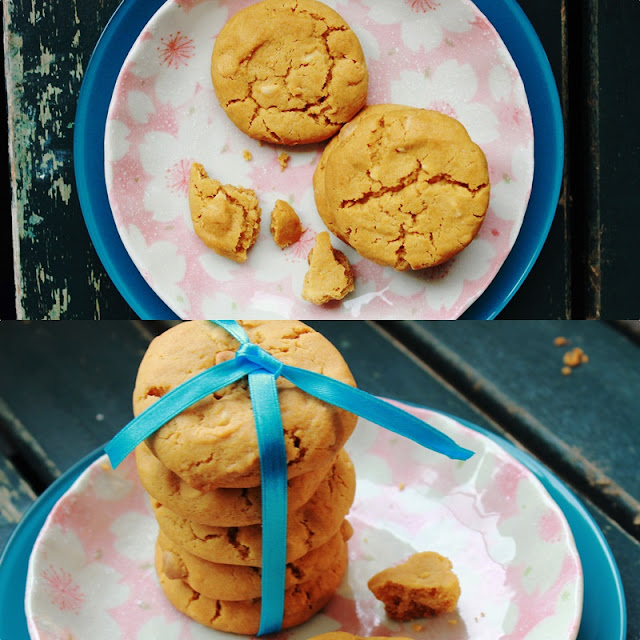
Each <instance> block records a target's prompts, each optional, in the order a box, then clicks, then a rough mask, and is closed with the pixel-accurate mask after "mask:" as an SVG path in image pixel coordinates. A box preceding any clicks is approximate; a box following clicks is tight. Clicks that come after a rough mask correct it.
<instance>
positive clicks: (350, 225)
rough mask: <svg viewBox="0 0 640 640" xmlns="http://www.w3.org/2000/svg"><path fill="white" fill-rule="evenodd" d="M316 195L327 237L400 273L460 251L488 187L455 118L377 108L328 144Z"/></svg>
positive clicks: (483, 166) (479, 217)
mask: <svg viewBox="0 0 640 640" xmlns="http://www.w3.org/2000/svg"><path fill="white" fill-rule="evenodd" d="M314 190H315V196H316V205H317V207H318V211H319V213H320V215H321V217H322V218H323V220H324V222H325V224H326V225H327V226H328V227H329V229H330V230H331V231H332V232H333V233H335V234H336V235H337V236H338V237H339V238H341V239H342V240H343V241H344V242H346V243H348V244H350V245H351V246H352V247H353V248H354V249H356V251H358V252H359V253H360V254H361V255H362V256H364V257H365V258H368V259H370V260H372V261H374V262H377V263H378V264H382V265H386V266H392V267H394V268H395V269H397V270H400V271H403V270H406V269H423V268H426V267H433V266H436V265H438V264H441V263H443V262H445V261H447V260H449V259H450V258H452V257H453V256H454V255H456V254H457V253H459V252H460V251H462V249H464V248H465V247H466V246H467V245H468V244H469V243H470V242H471V241H472V240H473V238H474V237H475V235H476V234H477V233H478V231H479V229H480V226H481V225H482V222H483V220H484V217H485V214H486V211H487V207H488V205H489V194H490V184H489V172H488V167H487V161H486V158H485V156H484V153H483V152H482V150H481V149H480V147H478V146H477V145H476V144H474V143H473V142H472V141H471V139H470V138H469V135H468V133H467V131H466V129H465V128H464V127H463V126H462V124H460V123H459V122H458V121H457V120H455V119H453V118H450V117H449V116H446V115H444V114H442V113H439V112H436V111H428V110H425V109H415V108H412V107H401V106H399V105H376V106H375V107H369V108H367V109H365V110H364V111H363V112H362V113H360V114H359V115H358V117H357V118H356V119H354V120H353V121H352V122H351V123H349V124H348V125H346V126H345V127H344V128H343V130H342V131H341V132H340V134H339V136H338V139H337V140H336V141H335V142H333V141H332V143H331V144H330V145H328V147H327V149H326V150H325V152H324V155H323V158H322V160H321V162H320V163H319V165H318V167H317V169H316V175H315V177H314Z"/></svg>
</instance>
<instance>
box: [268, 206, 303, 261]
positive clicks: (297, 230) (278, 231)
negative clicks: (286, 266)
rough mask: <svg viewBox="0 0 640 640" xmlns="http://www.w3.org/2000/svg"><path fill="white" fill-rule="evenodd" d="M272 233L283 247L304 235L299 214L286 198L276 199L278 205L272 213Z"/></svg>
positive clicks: (277, 242)
mask: <svg viewBox="0 0 640 640" xmlns="http://www.w3.org/2000/svg"><path fill="white" fill-rule="evenodd" d="M271 235H272V236H273V239H274V241H275V243H276V244H277V245H278V246H279V247H280V248H281V249H286V248H287V247H289V246H291V245H292V244H295V243H296V242H298V240H300V236H301V235H302V225H301V224H300V218H299V217H298V214H297V213H296V212H295V211H294V210H293V207H292V206H291V205H290V204H289V203H288V202H285V201H284V200H276V206H275V207H274V208H273V211H272V213H271Z"/></svg>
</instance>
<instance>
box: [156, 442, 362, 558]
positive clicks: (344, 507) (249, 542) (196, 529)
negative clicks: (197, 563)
mask: <svg viewBox="0 0 640 640" xmlns="http://www.w3.org/2000/svg"><path fill="white" fill-rule="evenodd" d="M355 484H356V480H355V471H354V468H353V464H352V463H351V460H349V458H348V456H347V455H346V454H344V456H343V455H340V456H339V458H338V460H337V462H336V464H335V465H334V466H333V467H332V469H331V471H330V472H329V474H328V475H327V477H326V479H325V480H324V481H323V482H322V484H321V485H320V487H319V488H318V490H317V491H316V492H315V493H314V495H313V497H312V498H311V500H309V502H307V503H306V504H304V505H303V506H302V507H300V509H298V510H297V511H294V512H291V513H289V518H288V523H287V562H293V561H294V560H297V559H298V558H300V557H301V556H303V555H305V554H306V553H308V552H309V551H311V550H312V549H315V548H317V547H319V546H321V545H323V544H324V543H325V542H327V541H328V540H329V539H330V538H331V537H333V536H334V535H335V533H336V532H337V531H338V530H339V529H340V525H341V524H342V521H343V520H344V517H345V516H346V515H347V513H348V512H349V508H350V507H351V505H352V503H353V497H354V494H355ZM151 507H152V509H153V512H154V515H155V517H156V520H157V521H158V525H159V526H160V529H161V531H162V532H163V533H164V534H165V535H166V536H167V538H169V539H170V540H171V541H172V542H174V543H175V544H177V545H179V546H180V547H183V548H184V549H185V550H186V551H188V552H189V553H192V554H193V555H194V556H198V557H199V558H203V559H204V560H209V561H210V562H217V563H222V564H240V565H245V566H249V567H259V566H261V565H262V527H261V525H251V526H249V527H209V526H207V525H201V524H196V523H194V522H190V521H189V520H185V519H184V518H181V517H180V516H178V515H177V514H175V513H173V512H172V511H171V510H170V509H167V508H166V507H165V506H164V505H162V504H160V503H159V502H157V501H156V500H152V501H151Z"/></svg>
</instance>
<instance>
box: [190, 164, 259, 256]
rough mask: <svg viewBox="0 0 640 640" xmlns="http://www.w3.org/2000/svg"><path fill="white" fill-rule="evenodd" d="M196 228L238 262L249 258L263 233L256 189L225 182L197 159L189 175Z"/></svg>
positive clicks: (211, 244)
mask: <svg viewBox="0 0 640 640" xmlns="http://www.w3.org/2000/svg"><path fill="white" fill-rule="evenodd" d="M189 209H190V210H191V220H192V222H193V228H194V230H195V232H196V234H197V235H198V237H199V238H200V239H201V240H202V242H204V243H205V244H206V245H207V247H209V248H210V249H213V250H214V251H215V252H216V253H217V254H218V255H221V256H222V257H224V258H229V259H230V260H234V261H235V262H245V261H246V259H247V257H248V251H249V249H251V247H252V246H253V245H254V244H255V242H256V240H257V239H258V235H259V234H260V215H261V211H260V207H259V205H258V198H257V197H256V194H255V192H254V191H253V190H252V189H243V188H242V187H234V186H232V185H228V184H227V185H223V184H221V183H220V182H218V181H217V180H213V179H212V178H209V176H208V175H207V172H206V171H205V168H204V167H203V166H202V165H201V164H199V163H197V162H194V163H193V165H192V166H191V174H190V176H189Z"/></svg>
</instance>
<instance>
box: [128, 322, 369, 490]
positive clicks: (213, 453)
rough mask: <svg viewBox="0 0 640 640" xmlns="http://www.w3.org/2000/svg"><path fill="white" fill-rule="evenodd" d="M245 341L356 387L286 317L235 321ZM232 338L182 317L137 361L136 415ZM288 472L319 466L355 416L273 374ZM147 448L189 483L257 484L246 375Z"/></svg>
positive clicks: (226, 348) (220, 354)
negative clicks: (245, 332) (246, 337)
mask: <svg viewBox="0 0 640 640" xmlns="http://www.w3.org/2000/svg"><path fill="white" fill-rule="evenodd" d="M240 324H241V325H242V326H243V327H244V329H245V330H246V331H247V333H248V335H249V338H250V340H251V342H253V343H254V344H257V345H259V346H261V347H262V348H264V349H265V350H266V351H268V352H269V353H271V354H273V355H274V356H275V357H276V358H278V359H279V360H280V361H281V362H283V363H285V364H289V365H293V366H296V367H300V368H302V369H307V370H310V371H315V372H317V373H322V374H324V375H326V376H329V377H332V378H336V379H337V380H340V381H342V382H344V383H346V384H349V385H352V386H355V382H354V380H353V376H352V375H351V372H350V371H349V368H348V367H347V365H346V363H345V361H344V359H343V358H342V356H341V355H340V353H339V352H338V351H337V349H336V348H335V347H334V346H333V345H332V344H331V343H330V342H329V341H328V340H327V339H326V338H324V337H323V336H322V335H321V334H319V333H318V332H316V331H314V330H313V329H311V327H308V326H307V325H305V324H303V323H301V322H298V321H293V320H282V321H252V322H249V321H242V322H240ZM238 346H239V345H238V342H237V341H236V340H235V339H234V338H233V337H232V336H231V335H230V334H229V333H227V332H226V331H225V330H224V329H222V328H221V327H218V326H217V325H214V324H212V323H210V322H207V321H195V322H184V323H182V324H179V325H176V326H175V327H172V328H171V329H169V330H168V331H166V332H165V333H163V334H161V335H160V336H158V337H157V338H156V339H155V340H154V341H153V342H152V343H151V344H150V345H149V348H148V350H147V352H146V354H145V356H144V358H143V360H142V363H141V364H140V368H139V370H138V377H137V379H136V386H135V389H134V394H133V409H134V413H135V415H138V414H140V413H141V412H142V411H143V410H144V409H146V408H147V407H149V406H151V405H152V404H153V403H154V402H156V401H157V399H158V398H159V397H161V396H162V395H164V394H165V393H167V392H169V391H170V390H171V389H174V388H175V387H177V386H179V385H180V384H182V383H183V382H185V381H186V380H188V379H189V378H192V377H193V376H195V375H197V374H199V373H201V372H202V371H205V370H206V369H209V368H210V367H213V366H214V365H215V364H216V363H217V362H219V361H220V360H221V359H225V358H227V359H228V357H233V352H235V351H236V350H237V349H238ZM277 388H278V398H279V401H280V411H281V414H282V425H283V428H284V438H285V447H286V453H287V461H288V475H289V478H294V477H296V476H299V475H301V474H303V473H307V472H309V471H313V470H314V469H318V468H321V467H326V466H327V465H329V464H330V463H331V461H332V460H333V459H334V458H335V456H336V455H337V453H338V451H339V450H340V449H341V448H342V447H343V445H344V443H345V442H346V440H347V439H348V437H349V436H350V435H351V433H352V431H353V429H354V427H355V424H356V421H357V417H356V416H354V415H353V414H350V413H348V412H346V411H343V410H342V409H339V408H338V407H335V406H332V405H329V404H327V403H325V402H323V401H322V400H318V399H317V398H314V397H313V396H310V395H309V394H307V393H305V392H304V391H302V390H300V389H298V388H297V387H295V386H294V385H293V384H291V383H290V382H288V381H287V380H285V379H284V378H279V379H278V381H277ZM146 442H147V445H148V446H149V448H150V449H151V451H152V452H153V454H154V455H155V456H156V457H157V458H158V459H159V460H160V461H161V462H162V464H164V465H165V466H166V467H167V468H169V469H170V470H171V471H173V472H174V473H175V474H177V475H178V476H179V477H180V478H182V479H183V480H184V481H185V482H187V483H188V484H189V485H190V486H191V487H193V488H195V489H199V490H200V491H210V490H211V489H216V488H220V487H224V488H246V487H257V486H259V485H260V459H259V455H258V444H257V437H256V431H255V423H254V417H253V409H252V406H251V398H250V396H249V388H248V381H247V379H246V378H244V379H242V380H239V381H238V382H236V383H234V384H232V385H229V386H228V387H225V388H224V389H220V390H219V391H216V392H215V393H214V394H211V395H210V396H208V397H206V398H204V399H203V400H201V401H200V402H198V403H196V404H194V405H192V406H191V407H189V408H188V409H186V410H185V411H183V412H182V413H181V414H180V415H178V416H176V417H175V418H174V419H173V420H170V421H169V422H168V423H167V424H165V425H164V426H163V427H161V428H160V429H159V430H158V431H156V432H155V433H154V434H153V435H152V436H151V437H149V438H148V439H147V441H146Z"/></svg>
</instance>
